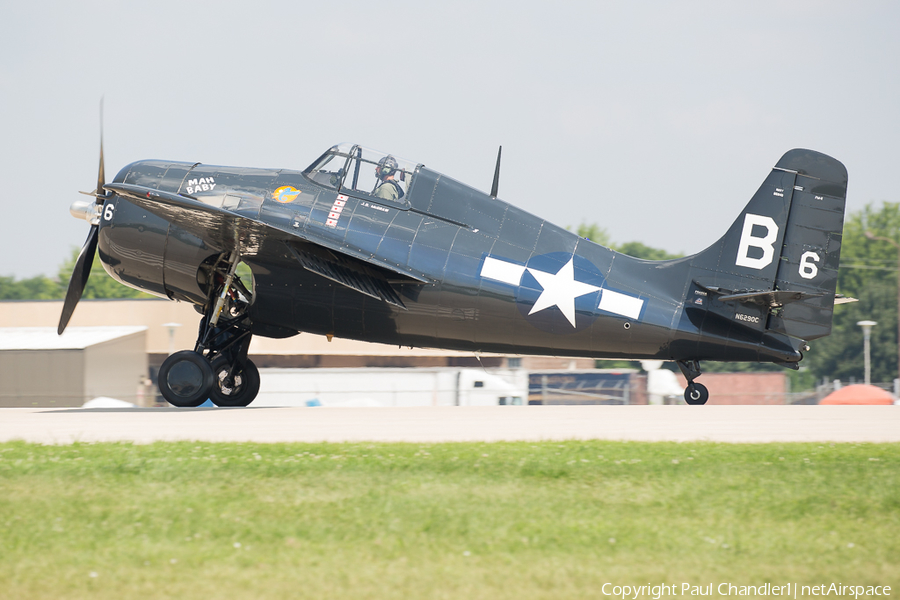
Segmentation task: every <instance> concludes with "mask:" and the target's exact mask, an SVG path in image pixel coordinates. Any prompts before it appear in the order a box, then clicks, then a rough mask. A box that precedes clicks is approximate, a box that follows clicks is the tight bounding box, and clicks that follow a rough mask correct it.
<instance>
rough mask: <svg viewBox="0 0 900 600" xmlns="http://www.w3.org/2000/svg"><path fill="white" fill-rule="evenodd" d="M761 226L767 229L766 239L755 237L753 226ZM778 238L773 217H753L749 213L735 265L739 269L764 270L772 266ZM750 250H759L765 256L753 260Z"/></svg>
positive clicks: (745, 218) (745, 219)
mask: <svg viewBox="0 0 900 600" xmlns="http://www.w3.org/2000/svg"><path fill="white" fill-rule="evenodd" d="M754 225H759V226H760V227H765V228H766V235H765V236H764V237H756V236H754V235H753V226H754ZM777 238H778V225H776V224H775V221H774V219H772V217H763V216H761V215H752V214H750V213H747V216H745V217H744V230H743V231H742V232H741V242H740V244H738V253H737V260H735V261H734V263H735V264H736V265H737V266H739V267H750V268H751V269H763V268H765V267H767V266H769V265H770V264H772V259H773V258H774V256H775V247H774V246H773V244H774V243H775V240H776V239H777ZM750 248H759V249H760V250H762V252H763V255H762V257H760V258H751V257H750V256H749V254H750Z"/></svg>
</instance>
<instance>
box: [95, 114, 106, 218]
mask: <svg viewBox="0 0 900 600" xmlns="http://www.w3.org/2000/svg"><path fill="white" fill-rule="evenodd" d="M104 185H106V169H105V168H104V166H103V98H101V99H100V168H99V169H98V170H97V189H96V190H95V192H96V194H97V204H102V203H103V199H102V198H100V196H102V195H103V194H104V191H103V186H104Z"/></svg>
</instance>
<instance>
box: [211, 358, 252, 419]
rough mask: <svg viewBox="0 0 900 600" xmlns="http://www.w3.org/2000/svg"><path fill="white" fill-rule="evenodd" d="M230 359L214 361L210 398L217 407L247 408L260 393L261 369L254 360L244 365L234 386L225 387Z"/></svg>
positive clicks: (237, 374)
mask: <svg viewBox="0 0 900 600" xmlns="http://www.w3.org/2000/svg"><path fill="white" fill-rule="evenodd" d="M229 366H230V365H229V363H228V359H227V358H225V357H224V356H219V357H217V358H215V359H213V361H212V372H213V385H212V390H211V393H210V398H211V399H212V401H213V402H214V403H215V405H216V406H227V407H232V406H247V405H249V404H250V403H251V402H253V400H254V399H255V398H256V395H257V394H258V393H259V369H257V368H256V365H254V364H253V361H252V360H249V359H248V360H247V361H246V362H245V363H244V368H243V369H242V370H241V371H240V372H239V373H236V374H235V375H234V385H232V386H227V385H225V377H227V375H228V367H229Z"/></svg>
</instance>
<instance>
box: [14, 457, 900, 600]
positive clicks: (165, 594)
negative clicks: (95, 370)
mask: <svg viewBox="0 0 900 600" xmlns="http://www.w3.org/2000/svg"><path fill="white" fill-rule="evenodd" d="M606 582H611V583H614V584H618V585H623V584H637V585H640V584H646V583H648V582H649V583H652V584H657V583H668V584H672V583H676V584H678V585H679V586H680V584H681V583H682V582H690V583H692V584H694V585H699V584H704V585H705V584H708V583H714V584H717V583H719V582H731V583H735V584H739V585H759V584H762V583H764V582H774V583H778V584H781V583H785V582H796V583H800V584H809V583H812V584H821V583H831V582H835V583H837V582H843V583H844V584H850V583H853V584H854V585H891V586H892V587H893V590H894V592H893V593H896V591H897V590H900V446H897V445H848V444H839V445H827V444H826V445H819V444H784V445H775V444H768V445H725V444H701V443H690V444H673V443H665V444H660V443H657V444H650V443H627V442H567V443H562V444H560V443H539V444H531V443H496V444H477V443H476V444H435V445H420V444H276V445H262V444H208V443H203V444H187V443H177V444H169V443H166V444H163V443H158V444H152V445H149V446H135V445H128V444H75V445H72V446H39V445H30V444H24V443H7V444H0V598H17V599H18V598H54V599H56V598H83V597H90V598H217V599H218V598H467V599H469V598H491V599H494V598H517V599H518V598H547V599H551V598H552V599H559V598H601V597H603V596H602V594H601V593H600V590H601V586H602V585H603V584H604V583H606ZM714 587H715V586H714Z"/></svg>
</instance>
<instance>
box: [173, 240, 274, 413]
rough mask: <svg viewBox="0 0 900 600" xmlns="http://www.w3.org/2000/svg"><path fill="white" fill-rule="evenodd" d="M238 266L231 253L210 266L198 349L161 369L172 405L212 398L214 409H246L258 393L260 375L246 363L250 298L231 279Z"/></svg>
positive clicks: (235, 255)
mask: <svg viewBox="0 0 900 600" xmlns="http://www.w3.org/2000/svg"><path fill="white" fill-rule="evenodd" d="M239 261H240V256H239V254H238V253H237V252H236V251H235V252H232V253H231V256H230V257H229V258H228V260H227V262H226V261H223V260H222V257H220V258H219V260H218V261H217V262H216V264H214V265H213V266H212V269H211V272H210V274H209V280H210V294H209V297H208V299H207V302H206V306H205V308H204V315H203V318H202V319H201V320H200V331H199V333H198V337H197V344H196V345H195V346H194V349H193V350H183V351H181V352H176V353H175V354H173V355H172V356H170V357H168V358H167V359H166V360H165V362H163V364H162V367H161V368H160V370H159V390H160V392H162V395H163V397H164V398H165V399H166V400H168V401H169V403H170V404H173V405H175V406H178V407H194V406H200V405H201V404H203V403H204V402H206V400H207V399H210V400H212V401H213V403H215V404H216V405H217V406H247V405H248V404H250V403H251V402H253V400H254V398H256V395H257V393H259V370H258V369H257V368H256V365H254V364H253V361H251V360H250V359H249V358H247V350H248V349H249V348H250V338H251V337H252V334H251V330H250V325H251V323H250V319H249V317H248V316H247V310H248V309H249V307H250V302H251V294H250V292H249V291H248V290H247V288H246V287H245V286H244V284H243V283H242V282H241V280H240V278H239V277H236V276H235V270H236V269H237V265H238V262H239ZM224 268H227V271H226V270H224Z"/></svg>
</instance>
